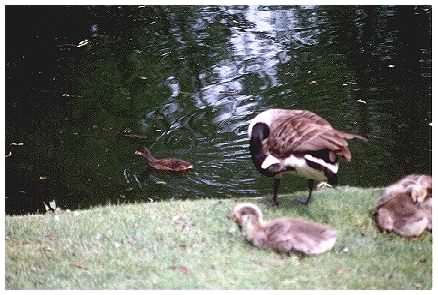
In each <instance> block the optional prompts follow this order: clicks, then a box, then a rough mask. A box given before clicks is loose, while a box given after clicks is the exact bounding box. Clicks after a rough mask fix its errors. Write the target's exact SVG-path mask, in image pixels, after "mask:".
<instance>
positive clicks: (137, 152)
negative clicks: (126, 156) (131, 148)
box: [134, 151, 143, 156]
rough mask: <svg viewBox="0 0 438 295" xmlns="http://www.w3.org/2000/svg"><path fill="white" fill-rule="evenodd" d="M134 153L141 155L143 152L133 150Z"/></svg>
mask: <svg viewBox="0 0 438 295" xmlns="http://www.w3.org/2000/svg"><path fill="white" fill-rule="evenodd" d="M134 155H137V156H142V155H143V153H142V152H140V151H135V152H134Z"/></svg>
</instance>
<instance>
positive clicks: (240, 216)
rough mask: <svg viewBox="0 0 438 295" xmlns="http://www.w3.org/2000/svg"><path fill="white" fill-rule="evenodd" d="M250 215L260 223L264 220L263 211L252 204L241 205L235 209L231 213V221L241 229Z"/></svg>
mask: <svg viewBox="0 0 438 295" xmlns="http://www.w3.org/2000/svg"><path fill="white" fill-rule="evenodd" d="M248 215H252V216H255V217H256V218H257V219H258V220H260V221H261V220H262V218H263V215H262V211H261V210H260V209H259V207H257V206H256V205H254V204H251V203H240V204H237V205H236V206H235V207H234V209H233V211H232V213H231V220H233V221H234V222H235V223H236V224H237V225H238V226H239V228H241V227H242V224H243V223H244V221H245V220H246V219H247V218H246V217H245V216H248Z"/></svg>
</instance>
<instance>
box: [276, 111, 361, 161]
mask: <svg viewBox="0 0 438 295" xmlns="http://www.w3.org/2000/svg"><path fill="white" fill-rule="evenodd" d="M322 120H323V119H322ZM322 120H319V121H317V120H314V119H312V118H307V117H303V116H301V117H291V118H289V119H287V120H284V121H283V122H281V123H280V124H278V125H277V126H275V128H273V130H272V133H271V134H270V136H269V138H268V142H267V146H269V152H270V153H271V154H273V155H274V156H276V157H280V158H285V157H287V156H289V155H290V154H292V153H300V152H309V151H318V150H324V149H328V150H331V151H333V152H335V153H337V154H339V155H341V156H343V157H344V158H346V159H347V160H350V159H351V153H350V150H349V149H348V143H347V141H346V139H348V138H346V135H350V134H349V133H345V132H340V131H337V130H336V129H333V128H332V127H331V125H330V124H328V123H325V122H326V121H325V120H323V121H322ZM324 121H325V122H324ZM351 136H354V135H351Z"/></svg>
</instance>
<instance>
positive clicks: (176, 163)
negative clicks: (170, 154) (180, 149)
mask: <svg viewBox="0 0 438 295" xmlns="http://www.w3.org/2000/svg"><path fill="white" fill-rule="evenodd" d="M135 154H136V155H139V156H142V157H143V158H144V159H145V160H146V164H147V165H148V166H149V167H151V168H152V169H155V170H160V171H168V172H186V171H189V170H191V169H192V168H193V165H192V163H190V162H187V161H184V160H178V159H156V158H155V157H154V156H152V153H151V151H150V150H149V149H147V148H146V147H141V148H139V149H137V150H136V151H135Z"/></svg>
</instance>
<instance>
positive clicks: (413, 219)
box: [375, 174, 432, 237]
mask: <svg viewBox="0 0 438 295" xmlns="http://www.w3.org/2000/svg"><path fill="white" fill-rule="evenodd" d="M375 218H376V223H377V226H378V227H379V228H380V229H381V230H382V231H388V232H395V233H397V234H399V235H401V236H404V237H416V236H419V235H421V234H422V233H423V231H424V230H425V229H428V230H432V178H431V177H430V176H428V175H416V174H412V175H408V176H406V177H404V178H402V179H401V180H399V181H397V182H396V183H394V184H392V185H390V186H388V187H387V188H386V189H385V191H384V193H383V196H382V197H381V198H380V199H379V200H378V202H377V205H376V214H375Z"/></svg>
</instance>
